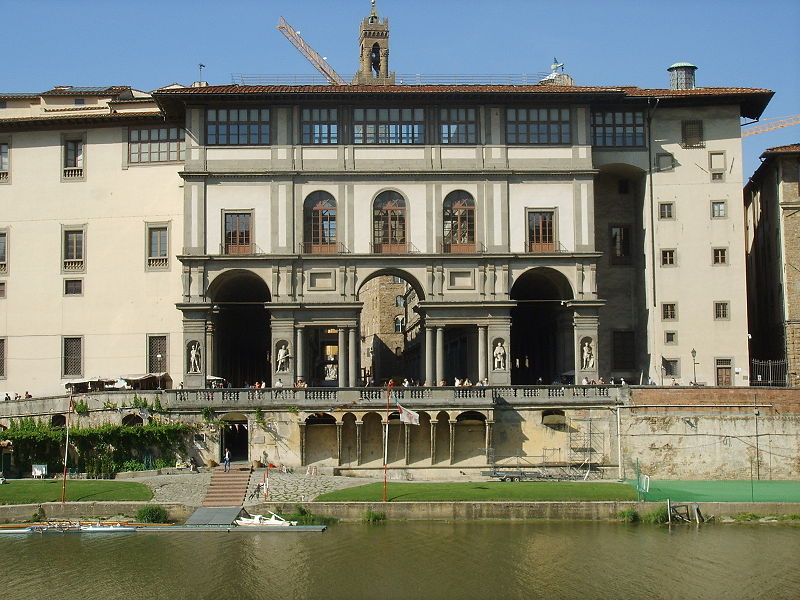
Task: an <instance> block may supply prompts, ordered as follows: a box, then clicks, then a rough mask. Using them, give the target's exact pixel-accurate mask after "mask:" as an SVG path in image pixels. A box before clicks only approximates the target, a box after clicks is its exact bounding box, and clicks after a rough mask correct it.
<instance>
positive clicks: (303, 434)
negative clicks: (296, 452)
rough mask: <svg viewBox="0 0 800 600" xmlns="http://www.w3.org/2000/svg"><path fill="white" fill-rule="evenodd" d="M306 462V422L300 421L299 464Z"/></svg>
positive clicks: (302, 464) (303, 464)
mask: <svg viewBox="0 0 800 600" xmlns="http://www.w3.org/2000/svg"><path fill="white" fill-rule="evenodd" d="M305 464H306V424H305V423H300V466H301V467H304V466H305Z"/></svg>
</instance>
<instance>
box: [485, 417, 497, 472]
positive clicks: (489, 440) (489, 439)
mask: <svg viewBox="0 0 800 600" xmlns="http://www.w3.org/2000/svg"><path fill="white" fill-rule="evenodd" d="M493 425H494V421H490V420H489V419H486V463H487V464H491V463H494V462H495V461H494V460H492V461H491V463H490V460H489V459H490V456H489V450H490V449H491V447H492V444H493V443H494V435H493V434H494V428H493Z"/></svg>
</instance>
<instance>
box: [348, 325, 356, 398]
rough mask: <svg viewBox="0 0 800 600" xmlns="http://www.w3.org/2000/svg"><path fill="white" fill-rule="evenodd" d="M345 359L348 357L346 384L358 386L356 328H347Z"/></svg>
mask: <svg viewBox="0 0 800 600" xmlns="http://www.w3.org/2000/svg"><path fill="white" fill-rule="evenodd" d="M347 334H348V335H347V337H348V340H347V359H348V365H347V367H348V375H349V376H350V377H349V378H348V385H349V386H350V387H357V386H358V343H357V342H356V328H355V327H348V328H347Z"/></svg>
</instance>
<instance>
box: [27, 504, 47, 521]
mask: <svg viewBox="0 0 800 600" xmlns="http://www.w3.org/2000/svg"><path fill="white" fill-rule="evenodd" d="M46 518H47V516H46V515H45V514H44V509H43V508H42V507H41V506H40V507H39V508H37V509H36V512H34V513H33V514H32V515H31V518H30V522H31V523H39V522H41V521H44V520H45V519H46Z"/></svg>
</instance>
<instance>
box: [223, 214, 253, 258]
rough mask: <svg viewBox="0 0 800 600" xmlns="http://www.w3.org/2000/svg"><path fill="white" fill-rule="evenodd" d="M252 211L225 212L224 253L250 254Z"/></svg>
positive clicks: (251, 251)
mask: <svg viewBox="0 0 800 600" xmlns="http://www.w3.org/2000/svg"><path fill="white" fill-rule="evenodd" d="M252 217H253V215H252V213H249V212H230V213H225V250H224V253H225V254H252V253H253V249H252V243H251V240H252V238H253V236H252V231H251V229H250V228H251V223H252Z"/></svg>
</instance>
